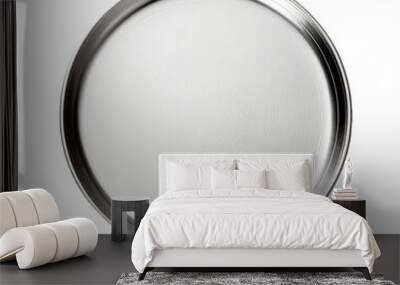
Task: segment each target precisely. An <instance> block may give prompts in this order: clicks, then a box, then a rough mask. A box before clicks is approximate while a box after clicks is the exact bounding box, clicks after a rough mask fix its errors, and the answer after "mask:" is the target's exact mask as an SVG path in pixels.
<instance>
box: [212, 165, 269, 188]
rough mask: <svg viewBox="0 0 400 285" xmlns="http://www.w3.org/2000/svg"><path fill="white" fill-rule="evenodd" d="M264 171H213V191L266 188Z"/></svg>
mask: <svg viewBox="0 0 400 285" xmlns="http://www.w3.org/2000/svg"><path fill="white" fill-rule="evenodd" d="M266 185H267V177H266V171H265V169H264V170H230V169H214V168H212V169H211V189H214V190H216V189H235V190H236V189H240V188H266Z"/></svg>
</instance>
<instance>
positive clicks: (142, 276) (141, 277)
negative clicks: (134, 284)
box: [138, 268, 148, 281]
mask: <svg viewBox="0 0 400 285" xmlns="http://www.w3.org/2000/svg"><path fill="white" fill-rule="evenodd" d="M147 271H148V269H147V268H145V269H144V270H143V272H142V273H140V274H139V278H138V281H142V280H143V279H144V277H146V273H147Z"/></svg>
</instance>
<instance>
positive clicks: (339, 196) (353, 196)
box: [331, 188, 360, 200]
mask: <svg viewBox="0 0 400 285" xmlns="http://www.w3.org/2000/svg"><path fill="white" fill-rule="evenodd" d="M331 198H332V199H333V200H358V199H360V197H359V195H358V192H357V191H356V190H355V189H342V188H334V189H333V191H332V194H331Z"/></svg>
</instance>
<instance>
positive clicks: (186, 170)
mask: <svg viewBox="0 0 400 285" xmlns="http://www.w3.org/2000/svg"><path fill="white" fill-rule="evenodd" d="M168 172H169V173H168V174H169V177H168V190H172V191H182V190H188V189H210V187H211V183H210V182H211V167H210V166H186V165H180V164H176V163H171V164H170V165H169V171H168Z"/></svg>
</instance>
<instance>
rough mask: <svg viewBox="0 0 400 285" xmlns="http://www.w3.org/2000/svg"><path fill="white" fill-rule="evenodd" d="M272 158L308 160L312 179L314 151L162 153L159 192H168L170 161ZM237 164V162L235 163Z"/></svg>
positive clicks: (159, 164) (160, 157)
mask: <svg viewBox="0 0 400 285" xmlns="http://www.w3.org/2000/svg"><path fill="white" fill-rule="evenodd" d="M207 158H209V159H211V160H213V159H216V160H218V159H232V160H237V159H271V160H280V159H282V160H288V159H296V160H304V161H306V160H308V161H309V166H310V172H311V173H310V179H311V181H312V175H313V172H314V160H313V155H312V153H162V154H160V155H159V157H158V193H159V195H161V194H163V193H165V192H166V186H167V166H168V162H169V161H171V160H172V161H173V160H181V159H191V160H196V159H201V160H204V159H207ZM235 165H236V164H235Z"/></svg>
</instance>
